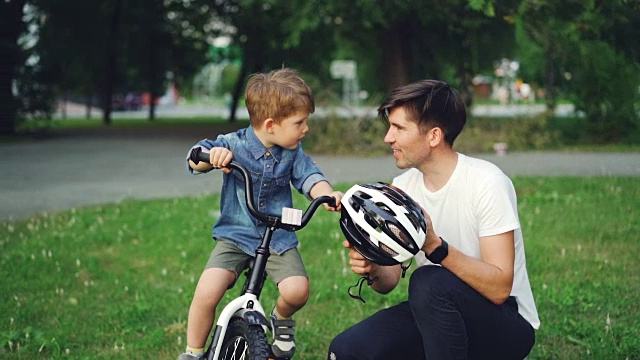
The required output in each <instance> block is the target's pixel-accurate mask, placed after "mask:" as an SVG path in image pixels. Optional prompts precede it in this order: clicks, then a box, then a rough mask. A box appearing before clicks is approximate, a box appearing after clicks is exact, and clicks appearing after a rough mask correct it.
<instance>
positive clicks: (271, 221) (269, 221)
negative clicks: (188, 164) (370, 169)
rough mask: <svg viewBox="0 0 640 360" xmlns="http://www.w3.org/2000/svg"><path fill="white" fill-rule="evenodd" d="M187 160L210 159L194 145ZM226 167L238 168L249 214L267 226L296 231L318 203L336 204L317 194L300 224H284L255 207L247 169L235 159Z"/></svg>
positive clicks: (280, 218)
mask: <svg viewBox="0 0 640 360" xmlns="http://www.w3.org/2000/svg"><path fill="white" fill-rule="evenodd" d="M189 160H191V161H193V162H194V163H196V164H197V163H198V162H200V161H202V162H206V163H209V161H210V160H209V153H206V152H203V151H202V149H201V148H199V147H195V148H193V149H192V150H191V154H190V156H189ZM227 167H229V168H230V169H232V170H238V171H239V172H240V173H241V174H242V177H243V178H244V191H245V194H246V196H245V198H246V202H247V208H248V209H249V212H250V213H251V215H253V216H254V217H255V218H256V219H258V221H260V222H263V223H265V224H266V225H267V226H273V227H276V228H279V229H284V230H288V231H298V230H300V229H302V228H303V227H305V226H306V225H307V223H308V222H309V220H311V217H312V216H313V214H314V213H315V212H316V210H317V209H318V207H319V206H320V205H322V204H328V205H329V206H331V207H335V206H336V199H335V198H333V197H331V196H319V197H317V198H315V199H314V200H313V201H312V202H311V204H309V206H308V207H307V210H305V212H304V214H303V215H302V221H301V223H300V225H294V224H285V223H283V222H282V217H280V216H273V215H269V214H264V213H261V212H260V211H258V210H257V209H256V207H255V203H254V199H253V191H252V188H253V183H252V180H251V175H250V174H249V171H247V169H246V168H245V167H244V166H242V165H241V164H239V163H238V162H236V161H231V163H229V165H228V166H227Z"/></svg>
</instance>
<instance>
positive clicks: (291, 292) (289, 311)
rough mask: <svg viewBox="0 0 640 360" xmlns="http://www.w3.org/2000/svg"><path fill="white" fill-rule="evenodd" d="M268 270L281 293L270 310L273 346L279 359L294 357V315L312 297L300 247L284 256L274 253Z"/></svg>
mask: <svg viewBox="0 0 640 360" xmlns="http://www.w3.org/2000/svg"><path fill="white" fill-rule="evenodd" d="M267 273H268V274H269V276H270V277H271V278H272V279H273V281H275V282H276V284H277V285H278V291H279V292H280V294H279V296H278V300H277V301H276V306H275V307H274V309H273V311H272V312H271V325H272V326H273V335H274V341H273V344H272V346H271V349H272V351H273V353H274V355H276V357H279V358H291V357H292V356H293V354H294V353H295V350H296V344H295V330H294V327H295V321H293V320H292V319H291V316H293V314H294V313H295V312H296V311H298V310H300V309H301V308H302V307H303V306H304V305H305V304H306V303H307V300H308V299H309V279H308V278H307V272H306V270H305V268H304V265H303V263H302V258H301V257H300V253H299V252H298V249H295V248H294V249H290V250H287V251H286V252H284V253H283V254H281V255H277V254H274V253H272V254H271V256H270V257H269V261H268V262H267Z"/></svg>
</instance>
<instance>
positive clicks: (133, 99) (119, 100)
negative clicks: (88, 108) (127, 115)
mask: <svg viewBox="0 0 640 360" xmlns="http://www.w3.org/2000/svg"><path fill="white" fill-rule="evenodd" d="M141 107H142V96H141V95H140V94H136V93H133V92H129V93H127V94H126V95H123V94H114V95H113V98H112V101H111V111H135V110H140V108H141Z"/></svg>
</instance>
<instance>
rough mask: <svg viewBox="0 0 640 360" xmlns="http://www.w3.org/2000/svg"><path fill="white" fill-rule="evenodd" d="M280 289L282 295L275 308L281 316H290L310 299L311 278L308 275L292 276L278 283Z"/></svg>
mask: <svg viewBox="0 0 640 360" xmlns="http://www.w3.org/2000/svg"><path fill="white" fill-rule="evenodd" d="M278 291H279V292H280V295H279V296H278V300H277V301H276V309H275V310H276V312H277V314H278V315H279V317H280V318H282V319H287V318H290V317H292V316H293V314H295V313H296V311H298V310H300V309H302V307H303V306H304V305H305V304H306V303H307V300H308V299H309V279H307V277H306V276H290V277H288V278H286V279H284V280H282V281H280V283H278Z"/></svg>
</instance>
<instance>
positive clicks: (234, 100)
mask: <svg viewBox="0 0 640 360" xmlns="http://www.w3.org/2000/svg"><path fill="white" fill-rule="evenodd" d="M247 58H248V56H243V59H242V65H241V66H240V73H239V74H238V80H237V81H236V86H235V87H234V88H233V96H232V97H231V105H230V107H229V122H230V123H234V122H236V120H237V119H236V110H237V108H238V102H239V101H240V95H241V94H242V88H243V86H244V80H245V78H246V77H247V72H248V69H249V66H250V65H249V60H248V59H247Z"/></svg>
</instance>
